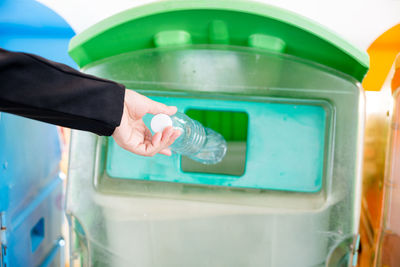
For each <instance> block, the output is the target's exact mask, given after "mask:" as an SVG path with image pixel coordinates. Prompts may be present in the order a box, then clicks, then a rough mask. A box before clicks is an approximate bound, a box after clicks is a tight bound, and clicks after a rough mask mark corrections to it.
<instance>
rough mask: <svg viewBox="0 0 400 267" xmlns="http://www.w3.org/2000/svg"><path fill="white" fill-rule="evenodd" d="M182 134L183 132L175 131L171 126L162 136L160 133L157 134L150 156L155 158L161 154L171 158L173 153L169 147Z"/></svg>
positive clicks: (153, 140)
mask: <svg viewBox="0 0 400 267" xmlns="http://www.w3.org/2000/svg"><path fill="white" fill-rule="evenodd" d="M180 134H181V132H180V131H179V130H174V129H173V128H172V127H171V126H170V127H167V128H165V129H164V131H163V132H162V134H161V133H160V132H158V133H156V134H155V135H154V136H153V139H152V148H151V152H150V153H149V155H150V156H153V155H154V154H156V153H159V154H163V155H166V156H171V154H172V153H171V150H170V149H169V148H168V147H169V146H170V145H172V144H173V143H174V141H175V140H176V138H178V137H179V135H180Z"/></svg>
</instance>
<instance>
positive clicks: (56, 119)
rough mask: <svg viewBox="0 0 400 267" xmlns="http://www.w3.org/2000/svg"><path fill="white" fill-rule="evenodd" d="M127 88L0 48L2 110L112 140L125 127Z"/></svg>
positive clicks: (0, 102)
mask: <svg viewBox="0 0 400 267" xmlns="http://www.w3.org/2000/svg"><path fill="white" fill-rule="evenodd" d="M124 95H125V88H124V86H123V85H120V84H117V83H114V82H111V81H107V80H103V79H100V78H97V77H94V76H90V75H85V74H82V73H80V72H79V71H76V70H74V69H72V68H70V67H68V66H66V65H63V64H59V63H55V62H52V61H49V60H46V59H44V58H42V57H39V56H35V55H31V54H25V53H15V52H9V51H6V50H3V49H0V110H1V111H5V112H9V113H13V114H16V115H20V116H24V117H27V118H31V119H35V120H40V121H43V122H48V123H52V124H57V125H60V126H65V127H69V128H74V129H79V130H85V131H90V132H93V133H96V134H99V135H111V134H112V133H113V132H114V129H115V128H116V127H117V126H118V125H119V124H120V121H121V117H122V112H123V103H124Z"/></svg>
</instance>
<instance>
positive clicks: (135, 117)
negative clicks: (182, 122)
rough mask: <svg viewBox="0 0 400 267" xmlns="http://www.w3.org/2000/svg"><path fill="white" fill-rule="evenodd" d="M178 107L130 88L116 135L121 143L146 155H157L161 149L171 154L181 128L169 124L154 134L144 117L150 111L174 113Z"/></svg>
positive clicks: (127, 148) (115, 137)
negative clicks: (177, 128) (165, 103)
mask: <svg viewBox="0 0 400 267" xmlns="http://www.w3.org/2000/svg"><path fill="white" fill-rule="evenodd" d="M176 111H177V109H176V107H172V106H166V105H164V104H161V103H158V102H156V101H153V100H151V99H149V98H147V97H145V96H143V95H141V94H139V93H136V92H135V91H132V90H126V91H125V99H124V111H123V114H122V119H121V124H120V125H119V126H118V127H117V128H116V129H115V131H114V133H113V135H112V136H113V137H114V140H115V142H117V144H118V145H119V146H120V147H122V148H123V149H126V150H128V151H130V152H132V153H135V154H138V155H142V156H154V155H155V154H157V153H160V154H164V155H167V156H170V155H171V150H170V149H169V148H168V147H169V146H170V145H172V143H173V142H174V141H175V139H176V138H178V136H179V135H180V131H179V130H174V129H173V128H172V127H167V128H165V129H164V131H163V132H158V133H156V134H154V136H152V135H151V132H150V130H149V129H148V128H147V127H146V125H145V124H144V122H143V120H142V118H143V116H144V115H146V113H151V114H159V113H164V114H167V115H173V114H175V113H176Z"/></svg>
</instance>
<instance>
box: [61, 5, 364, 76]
mask: <svg viewBox="0 0 400 267" xmlns="http://www.w3.org/2000/svg"><path fill="white" fill-rule="evenodd" d="M195 44H220V45H224V46H226V45H232V46H248V47H254V48H258V49H266V50H269V51H274V52H277V53H285V54H289V55H294V56H297V57H299V58H303V59H307V60H311V61H314V62H317V63H319V64H322V65H325V66H328V67H331V68H333V69H336V70H338V71H341V72H343V73H346V74H348V75H350V76H352V77H354V78H355V79H357V80H358V81H362V79H363V77H364V75H365V74H366V72H367V70H368V67H369V58H368V55H367V53H365V52H363V51H361V50H359V49H357V48H356V47H354V46H353V45H351V44H350V43H349V42H347V41H345V40H344V39H342V38H341V37H339V36H338V35H336V34H334V33H332V32H331V31H329V30H327V29H326V28H324V27H322V26H321V25H319V24H317V23H315V22H312V21H310V20H308V19H306V18H304V17H302V16H299V15H297V14H294V13H292V12H288V11H286V10H283V9H280V8H276V7H272V6H269V5H265V4H261V3H256V2H249V1H237V0H235V1H228V0H218V1H214V0H197V1H192V0H184V1H161V2H156V3H152V4H148V5H144V6H141V7H136V8H132V9H128V10H126V11H123V12H121V13H119V14H116V15H114V16H111V17H109V18H107V19H105V20H103V21H101V22H100V23H98V24H95V25H93V26H92V27H90V28H89V29H87V30H86V31H84V32H82V33H81V34H79V35H77V36H76V37H74V38H73V39H72V40H71V43H70V47H69V53H70V56H71V57H72V58H73V59H74V60H75V61H76V62H77V63H78V65H79V66H80V67H81V68H82V67H84V66H86V65H87V64H89V63H92V62H95V61H97V60H100V59H104V58H107V57H110V56H114V55H118V54H122V53H126V52H131V51H135V50H142V49H148V48H155V47H166V46H178V45H195Z"/></svg>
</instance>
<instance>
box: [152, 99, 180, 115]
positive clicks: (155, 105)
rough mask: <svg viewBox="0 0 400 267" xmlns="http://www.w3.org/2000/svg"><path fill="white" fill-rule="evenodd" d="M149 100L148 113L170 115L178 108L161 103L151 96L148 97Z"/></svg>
mask: <svg viewBox="0 0 400 267" xmlns="http://www.w3.org/2000/svg"><path fill="white" fill-rule="evenodd" d="M147 101H148V103H147V104H148V113H151V114H154V115H156V114H160V113H164V114H167V115H169V116H171V115H174V114H175V113H176V111H177V110H178V109H177V108H176V107H175V106H167V105H165V104H163V103H159V102H156V101H153V100H151V99H150V98H147Z"/></svg>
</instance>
